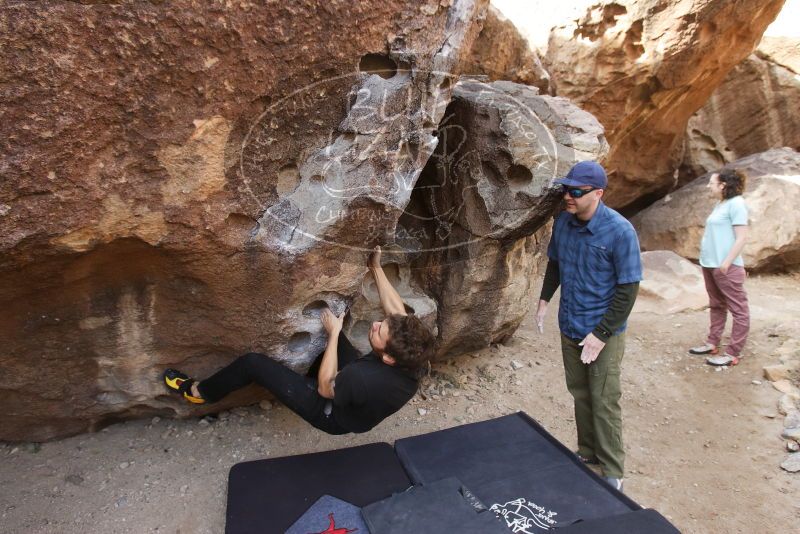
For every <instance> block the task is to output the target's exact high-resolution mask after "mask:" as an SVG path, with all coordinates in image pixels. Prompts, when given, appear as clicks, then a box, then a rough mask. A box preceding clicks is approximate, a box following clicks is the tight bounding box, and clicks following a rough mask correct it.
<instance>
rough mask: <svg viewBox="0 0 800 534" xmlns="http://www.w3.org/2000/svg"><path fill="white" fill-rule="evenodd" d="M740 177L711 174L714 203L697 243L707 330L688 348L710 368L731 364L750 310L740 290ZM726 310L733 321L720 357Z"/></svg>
mask: <svg viewBox="0 0 800 534" xmlns="http://www.w3.org/2000/svg"><path fill="white" fill-rule="evenodd" d="M744 185H745V176H744V175H743V174H742V173H741V172H740V171H736V170H732V169H730V170H724V171H722V172H720V173H714V174H712V175H711V178H709V180H708V189H709V190H710V191H711V195H712V196H713V197H714V198H717V199H719V203H717V205H716V206H714V210H713V211H712V212H711V215H709V216H708V219H706V227H705V232H704V233H703V241H702V242H701V244H700V266H701V267H702V268H703V279H704V280H705V283H706V292H707V293H708V301H709V311H710V315H711V326H710V328H709V331H708V338H707V340H706V343H705V345H701V346H699V347H694V348H692V349H689V352H690V353H691V354H709V355H710V357H709V358H708V359H706V362H707V363H709V364H710V365H736V364H738V363H739V358H740V355H741V351H742V347H743V346H744V344H745V342H746V341H747V334H748V332H749V331H750V307H749V306H748V304H747V293H745V291H744V280H745V277H746V274H745V271H744V262H743V261H742V256H741V253H742V248H744V244H745V242H746V241H747V206H746V205H745V203H744V198H742V192H743V191H744ZM728 311H730V312H731V316H732V317H733V328H732V330H731V339H730V343H729V344H728V346H727V348H726V349H725V352H724V354H722V355H719V343H720V340H721V339H722V332H723V330H725V321H726V320H727V315H728V313H727V312H728Z"/></svg>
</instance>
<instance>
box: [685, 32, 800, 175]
mask: <svg viewBox="0 0 800 534" xmlns="http://www.w3.org/2000/svg"><path fill="white" fill-rule="evenodd" d="M685 144H686V158H685V160H684V165H685V167H686V172H687V173H688V174H689V175H691V176H698V175H700V174H703V173H706V172H709V171H712V170H714V169H717V168H719V167H721V166H723V165H725V164H726V163H731V162H732V161H735V160H737V159H739V158H742V157H744V156H749V155H750V154H756V153H758V152H764V151H765V150H769V149H770V148H775V147H783V146H786V147H790V148H793V149H795V150H800V39H790V38H779V37H765V38H764V39H762V40H761V43H760V44H759V46H758V48H757V49H756V51H755V52H754V53H753V54H751V55H750V56H748V57H747V59H745V60H744V61H742V62H741V63H739V64H738V65H737V66H736V67H734V68H733V70H731V71H730V72H729V73H728V75H727V76H726V77H725V81H723V83H722V85H720V86H719V87H718V88H717V90H716V91H714V93H713V94H712V95H711V97H710V98H709V100H708V102H707V103H706V104H705V105H704V106H703V107H702V108H701V109H700V110H699V111H698V112H697V113H695V114H694V115H693V116H692V117H691V119H690V120H689V124H688V125H687V127H686V141H685Z"/></svg>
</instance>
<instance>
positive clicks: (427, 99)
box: [0, 0, 487, 440]
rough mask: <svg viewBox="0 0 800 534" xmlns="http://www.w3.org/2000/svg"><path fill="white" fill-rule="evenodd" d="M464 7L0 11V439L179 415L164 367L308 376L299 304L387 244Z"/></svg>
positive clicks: (347, 288)
mask: <svg viewBox="0 0 800 534" xmlns="http://www.w3.org/2000/svg"><path fill="white" fill-rule="evenodd" d="M486 4H487V2H486V1H485V0H455V1H453V2H446V3H445V2H442V3H440V2H432V1H431V2H426V3H423V4H420V3H419V2H405V3H403V2H400V3H396V2H395V3H387V2H383V3H374V2H359V3H338V4H337V3H326V4H325V5H324V6H323V5H322V4H320V3H319V2H310V1H306V2H294V3H291V5H289V4H281V3H256V4H242V5H241V6H239V5H238V4H237V6H235V7H229V8H226V9H219V8H218V7H216V6H215V5H212V4H203V3H197V2H191V1H189V0H179V1H176V2H167V3H165V2H145V3H122V4H106V3H101V4H96V5H85V4H83V3H77V2H56V3H52V2H50V3H38V2H25V3H15V4H13V5H10V6H7V7H6V8H4V9H3V10H2V12H1V13H0V46H2V48H3V50H4V53H3V55H2V60H0V61H2V62H3V65H2V68H0V85H2V88H3V94H4V95H6V101H5V102H4V106H3V110H2V116H3V120H2V121H0V139H2V145H0V146H2V157H0V166H1V168H2V170H1V171H0V174H2V176H3V180H2V181H0V250H1V251H2V255H0V310H2V311H1V312H0V344H1V345H2V346H3V348H4V350H3V351H2V353H0V366H2V368H3V370H4V372H3V373H2V377H0V390H2V392H3V393H2V395H0V411H2V412H3V413H4V414H6V417H5V418H4V422H3V425H1V426H0V439H12V440H15V439H25V440H42V439H48V438H51V437H54V436H63V435H66V434H70V433H74V432H78V431H83V430H87V429H92V428H97V427H98V426H101V425H103V424H106V423H108V422H110V421H114V420H118V419H124V418H129V417H137V416H144V415H149V414H162V413H163V414H187V413H200V412H199V411H194V412H193V411H192V409H191V408H190V407H187V406H185V405H184V404H181V403H179V402H176V401H175V400H174V399H173V398H171V397H168V396H167V394H166V391H165V390H164V389H163V386H162V385H161V383H160V381H159V375H160V373H161V371H162V370H163V369H164V368H165V367H168V366H174V367H180V368H183V369H185V370H187V371H189V372H192V373H194V374H197V375H205V374H207V373H209V372H210V371H213V370H215V369H218V368H219V367H221V366H222V365H224V364H226V363H227V362H228V361H230V360H231V358H233V357H234V356H236V355H237V354H239V353H241V352H243V351H247V350H257V351H261V352H265V353H269V354H271V355H273V356H275V357H277V358H279V359H282V360H284V361H286V362H287V364H289V365H291V366H293V367H295V368H303V367H304V366H306V365H307V364H308V362H309V361H310V358H312V357H313V356H314V354H313V353H314V351H315V350H317V349H319V348H320V347H321V346H322V345H323V344H324V339H325V337H324V334H323V332H322V329H321V326H320V324H319V319H318V313H319V311H318V310H319V307H320V305H321V304H320V303H322V305H328V306H331V307H332V308H334V309H335V310H341V309H343V308H344V307H345V306H347V305H349V304H351V303H352V302H353V301H354V300H355V299H356V298H357V296H358V295H359V294H360V292H361V284H362V280H363V278H364V275H365V273H366V268H365V261H366V256H367V254H366V251H367V250H368V249H369V248H371V247H372V246H374V245H375V244H378V243H387V242H391V240H392V239H393V236H394V232H395V227H396V224H397V220H398V218H399V217H400V215H401V214H402V213H403V210H404V208H405V207H406V205H407V204H408V201H409V198H410V196H411V191H412V190H413V188H414V185H415V183H416V180H417V177H418V176H419V173H420V171H421V170H422V168H423V167H424V165H425V162H426V161H427V160H428V157H429V155H430V154H431V152H432V151H433V149H434V147H435V146H436V144H437V140H436V138H435V135H434V134H435V133H436V130H437V127H438V125H439V122H440V121H441V119H442V117H443V114H444V110H445V108H446V106H447V104H448V102H449V100H450V96H451V93H452V85H453V79H452V78H451V77H450V76H448V75H447V73H449V72H454V71H456V69H457V65H459V64H460V63H461V62H462V61H463V56H464V54H465V53H466V51H467V50H469V49H470V47H471V44H472V41H473V40H474V38H475V36H476V34H477V32H478V31H479V29H480V28H479V25H478V24H477V23H476V21H478V20H479V19H480V17H481V14H482V12H483V11H484V10H485V8H486ZM315 314H316V315H317V316H316V317H315ZM248 395H249V397H248ZM247 398H253V397H252V392H243V393H242V394H241V395H238V396H233V398H231V399H229V400H227V401H226V403H227V404H223V405H220V406H218V407H216V409H220V408H223V407H225V406H226V405H230V404H234V403H238V402H243V400H245V399H247Z"/></svg>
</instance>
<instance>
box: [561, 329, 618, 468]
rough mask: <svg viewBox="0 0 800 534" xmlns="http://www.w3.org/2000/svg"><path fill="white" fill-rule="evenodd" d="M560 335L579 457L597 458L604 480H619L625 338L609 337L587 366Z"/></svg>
mask: <svg viewBox="0 0 800 534" xmlns="http://www.w3.org/2000/svg"><path fill="white" fill-rule="evenodd" d="M579 342H580V341H575V340H573V339H570V338H568V337H566V336H565V335H564V334H561V354H562V356H563V357H564V374H565V376H566V380H567V389H568V390H569V392H570V393H571V394H572V397H573V398H574V399H575V426H576V427H577V428H578V454H580V455H581V456H583V457H585V458H593V457H596V458H597V459H598V460H599V461H600V465H601V466H602V468H603V474H604V475H605V476H607V477H614V478H622V474H623V472H624V468H625V451H624V450H623V447H622V407H621V406H620V404H619V399H620V397H621V395H622V391H621V389H620V369H621V367H622V365H621V364H622V356H623V355H624V354H625V334H624V333H622V334H619V335H616V336H611V338H609V340H608V342H607V343H606V346H605V347H603V350H602V351H600V355H599V356H598V357H597V359H596V360H595V361H593V362H592V363H590V364H589V365H586V364H584V363H583V362H581V351H582V350H583V347H581V346H580V345H578V343H579Z"/></svg>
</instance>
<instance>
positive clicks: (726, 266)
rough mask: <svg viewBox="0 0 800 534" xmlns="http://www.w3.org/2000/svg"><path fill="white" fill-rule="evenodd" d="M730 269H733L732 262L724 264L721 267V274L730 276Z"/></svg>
mask: <svg viewBox="0 0 800 534" xmlns="http://www.w3.org/2000/svg"><path fill="white" fill-rule="evenodd" d="M730 268H731V262H729V261H725V262H722V265H720V266H719V270H720V272H721V273H722V274H724V275H727V274H728V269H730Z"/></svg>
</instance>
